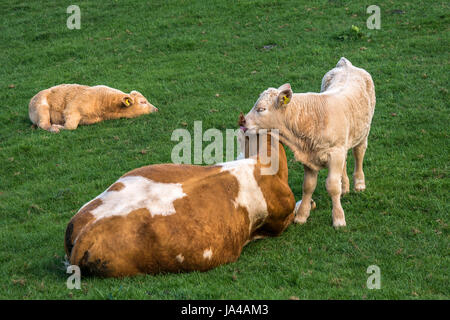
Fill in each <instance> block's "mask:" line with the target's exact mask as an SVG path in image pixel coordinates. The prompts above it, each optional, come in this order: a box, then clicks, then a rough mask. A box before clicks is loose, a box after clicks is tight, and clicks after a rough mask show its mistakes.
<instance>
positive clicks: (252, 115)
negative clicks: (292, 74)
mask: <svg viewBox="0 0 450 320" xmlns="http://www.w3.org/2000/svg"><path fill="white" fill-rule="evenodd" d="M292 94H293V93H292V89H291V85H290V84H289V83H286V84H284V85H282V86H281V87H279V88H278V89H275V88H268V89H267V90H265V91H264V92H263V93H261V94H260V96H259V99H258V100H257V101H256V103H255V105H254V106H253V108H252V110H250V112H249V113H247V115H246V116H245V117H244V118H243V119H242V118H241V119H240V125H241V127H243V130H244V131H247V130H249V132H251V131H254V130H257V129H275V128H278V127H279V126H280V123H281V120H282V119H283V117H284V113H285V111H286V108H288V107H289V103H290V102H291V99H292Z"/></svg>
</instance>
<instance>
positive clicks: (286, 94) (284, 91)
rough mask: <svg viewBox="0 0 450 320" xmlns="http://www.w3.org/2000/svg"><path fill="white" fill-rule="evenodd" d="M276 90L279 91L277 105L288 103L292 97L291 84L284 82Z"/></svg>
mask: <svg viewBox="0 0 450 320" xmlns="http://www.w3.org/2000/svg"><path fill="white" fill-rule="evenodd" d="M278 90H279V91H280V93H279V94H278V106H279V107H282V106H285V105H287V104H289V102H290V101H291V99H292V89H291V85H290V84H289V83H285V84H283V85H282V86H281V87H279V88H278Z"/></svg>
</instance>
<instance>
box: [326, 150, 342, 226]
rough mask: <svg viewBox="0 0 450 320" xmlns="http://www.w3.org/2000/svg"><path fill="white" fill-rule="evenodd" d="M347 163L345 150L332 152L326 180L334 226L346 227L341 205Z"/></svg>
mask: <svg viewBox="0 0 450 320" xmlns="http://www.w3.org/2000/svg"><path fill="white" fill-rule="evenodd" d="M344 164H345V152H343V151H335V152H333V153H331V154H330V160H329V163H328V177H327V181H326V187H327V191H328V194H329V195H330V197H331V201H332V202H333V211H332V214H333V226H334V227H345V225H346V223H345V215H344V209H342V205H341V193H342V186H341V183H342V182H341V181H342V170H343V168H344Z"/></svg>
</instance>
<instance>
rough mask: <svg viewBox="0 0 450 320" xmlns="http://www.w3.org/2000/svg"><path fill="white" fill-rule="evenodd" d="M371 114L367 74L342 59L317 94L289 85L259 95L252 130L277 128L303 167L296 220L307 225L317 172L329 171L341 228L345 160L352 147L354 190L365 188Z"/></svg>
mask: <svg viewBox="0 0 450 320" xmlns="http://www.w3.org/2000/svg"><path fill="white" fill-rule="evenodd" d="M374 110H375V88H374V84H373V81H372V77H371V76H370V74H369V73H368V72H367V71H365V70H364V69H361V68H357V67H355V66H353V65H352V63H351V62H350V61H349V60H347V59H346V58H341V59H340V60H339V62H338V63H337V65H336V67H335V68H333V69H332V70H330V71H328V72H327V73H326V74H325V76H324V77H323V79H322V87H321V92H320V93H314V92H308V93H293V92H292V89H291V86H290V85H289V84H284V85H282V86H281V87H279V88H278V89H275V88H269V89H267V90H265V91H264V92H263V93H261V95H260V97H259V99H258V100H257V101H256V103H255V105H254V106H253V108H252V109H251V110H250V112H249V113H248V114H247V115H246V116H245V119H244V121H245V126H246V128H247V129H248V130H249V131H250V132H251V131H255V130H256V131H257V130H259V129H279V131H280V140H281V141H282V142H283V143H285V144H286V145H287V146H288V147H289V148H290V149H291V150H292V151H293V152H294V156H295V158H296V160H297V161H300V162H302V163H303V165H304V166H303V167H304V171H305V173H304V180H303V196H302V202H301V204H300V207H299V210H298V211H297V215H296V217H295V222H297V223H305V222H306V220H307V218H308V217H309V214H310V210H311V197H312V194H313V192H314V189H315V188H316V184H317V175H318V171H319V170H320V169H322V168H328V177H327V181H326V188H327V191H328V193H329V195H330V197H331V200H332V202H333V210H332V217H333V226H335V227H341V226H345V225H346V222H345V216H344V210H343V209H342V206H341V200H340V197H341V194H344V193H347V192H349V190H350V184H349V179H348V176H347V166H346V159H347V153H348V150H349V149H353V156H354V158H355V171H354V174H353V179H354V187H355V190H356V191H362V190H364V189H365V188H366V184H365V179H364V172H363V159H364V154H365V152H366V148H367V137H368V136H369V131H370V125H371V122H372V117H373V114H374Z"/></svg>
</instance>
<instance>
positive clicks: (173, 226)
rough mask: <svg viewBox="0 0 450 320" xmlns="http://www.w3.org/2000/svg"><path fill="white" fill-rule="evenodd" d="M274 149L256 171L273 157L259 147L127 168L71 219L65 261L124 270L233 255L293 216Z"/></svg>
mask: <svg viewBox="0 0 450 320" xmlns="http://www.w3.org/2000/svg"><path fill="white" fill-rule="evenodd" d="M266 137H267V139H268V141H269V143H270V140H271V139H270V135H266ZM275 144H276V145H278V144H279V142H278V140H276V141H275ZM270 146H271V148H269V149H271V150H274V149H273V145H270ZM278 152H279V156H278V157H275V158H277V159H276V160H278V161H279V164H278V167H279V168H278V172H277V173H276V174H275V175H262V174H261V170H262V168H263V167H267V166H270V164H266V165H263V164H262V163H261V162H260V160H259V156H258V157H256V155H254V156H252V157H249V158H245V159H242V160H236V161H231V162H226V163H222V164H218V165H213V166H194V165H175V164H159V165H150V166H146V167H142V168H139V169H135V170H132V171H130V172H128V173H127V174H125V175H123V176H122V177H121V178H120V179H119V180H117V181H116V182H115V183H114V184H113V185H111V186H110V187H109V188H108V189H107V190H106V191H105V192H103V193H102V194H100V195H99V196H98V197H96V198H95V199H93V200H92V201H90V202H88V203H87V204H85V205H84V206H83V207H82V208H81V209H80V210H79V211H78V213H77V214H76V215H75V216H74V217H73V218H72V220H71V221H70V222H69V224H68V226H67V230H66V236H65V250H66V253H67V256H68V257H69V260H70V264H72V265H78V266H79V267H80V268H81V273H82V274H83V275H89V274H91V275H99V276H104V277H121V276H129V275H134V274H138V273H150V274H155V273H158V272H181V271H193V270H200V271H205V270H209V269H211V268H214V267H217V266H219V265H221V264H225V263H229V262H233V261H235V260H237V259H238V258H239V256H240V254H241V251H242V248H243V247H244V245H245V244H247V243H248V242H249V241H251V240H253V239H257V238H261V237H266V236H277V235H279V234H280V233H281V232H283V230H284V229H285V228H286V227H287V226H288V225H289V224H290V223H291V222H292V221H293V219H294V212H293V211H294V206H295V200H294V195H293V193H292V191H291V189H290V188H289V185H288V168H287V161H286V154H285V152H284V148H283V147H282V146H281V145H280V146H279V148H278ZM248 153H249V152H247V155H248ZM275 154H276V153H275Z"/></svg>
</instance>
